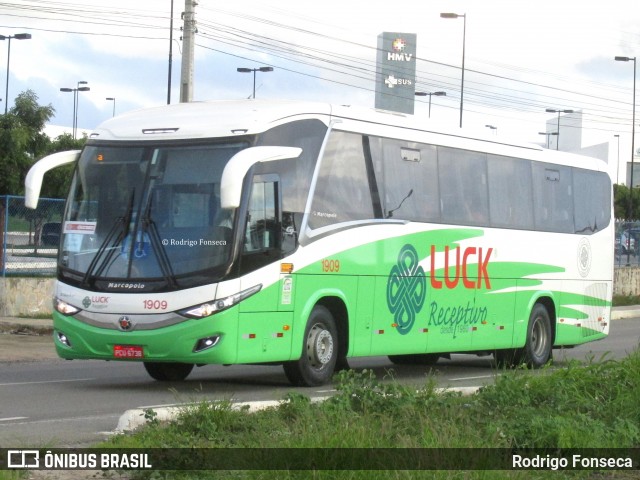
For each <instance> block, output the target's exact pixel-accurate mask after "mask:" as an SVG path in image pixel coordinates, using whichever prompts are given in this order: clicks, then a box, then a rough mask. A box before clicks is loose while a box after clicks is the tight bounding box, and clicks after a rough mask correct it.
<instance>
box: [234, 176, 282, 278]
mask: <svg viewBox="0 0 640 480" xmlns="http://www.w3.org/2000/svg"><path fill="white" fill-rule="evenodd" d="M274 177H275V176H274V175H260V176H257V177H256V178H255V180H254V182H253V185H252V188H251V198H250V200H249V208H248V209H247V221H246V225H245V230H244V237H243V246H242V262H241V265H242V266H241V268H242V271H243V272H250V271H253V270H255V269H257V268H260V267H262V266H264V265H267V264H269V263H271V262H273V261H275V260H277V259H279V258H280V244H281V240H282V234H281V221H280V201H279V192H278V186H279V184H278V182H277V181H276V179H275V178H274Z"/></svg>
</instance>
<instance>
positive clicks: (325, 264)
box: [322, 259, 340, 273]
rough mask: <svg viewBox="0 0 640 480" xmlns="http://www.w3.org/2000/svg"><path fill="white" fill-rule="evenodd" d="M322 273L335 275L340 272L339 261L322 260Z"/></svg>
mask: <svg viewBox="0 0 640 480" xmlns="http://www.w3.org/2000/svg"><path fill="white" fill-rule="evenodd" d="M322 271H323V272H331V273H336V272H339V271H340V260H327V259H324V260H322Z"/></svg>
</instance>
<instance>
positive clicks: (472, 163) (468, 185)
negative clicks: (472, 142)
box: [438, 147, 489, 225]
mask: <svg viewBox="0 0 640 480" xmlns="http://www.w3.org/2000/svg"><path fill="white" fill-rule="evenodd" d="M438 164H439V166H440V168H439V169H438V178H439V181H440V200H441V206H442V221H443V222H445V223H454V224H463V225H466V224H468V225H487V224H488V220H489V199H488V194H487V158H486V154H484V153H480V152H472V151H468V150H458V149H455V148H448V147H438Z"/></svg>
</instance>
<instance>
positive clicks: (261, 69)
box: [236, 67, 273, 98]
mask: <svg viewBox="0 0 640 480" xmlns="http://www.w3.org/2000/svg"><path fill="white" fill-rule="evenodd" d="M236 70H237V71H238V72H240V73H251V72H253V95H252V96H251V98H256V72H273V67H259V68H243V67H238V68H237V69H236Z"/></svg>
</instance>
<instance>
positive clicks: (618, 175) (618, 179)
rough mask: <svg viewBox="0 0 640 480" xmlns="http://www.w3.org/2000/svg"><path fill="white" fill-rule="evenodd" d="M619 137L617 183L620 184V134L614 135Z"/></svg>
mask: <svg viewBox="0 0 640 480" xmlns="http://www.w3.org/2000/svg"><path fill="white" fill-rule="evenodd" d="M614 137H615V138H617V139H618V160H617V161H616V185H619V184H620V135H617V134H616V135H614Z"/></svg>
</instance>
